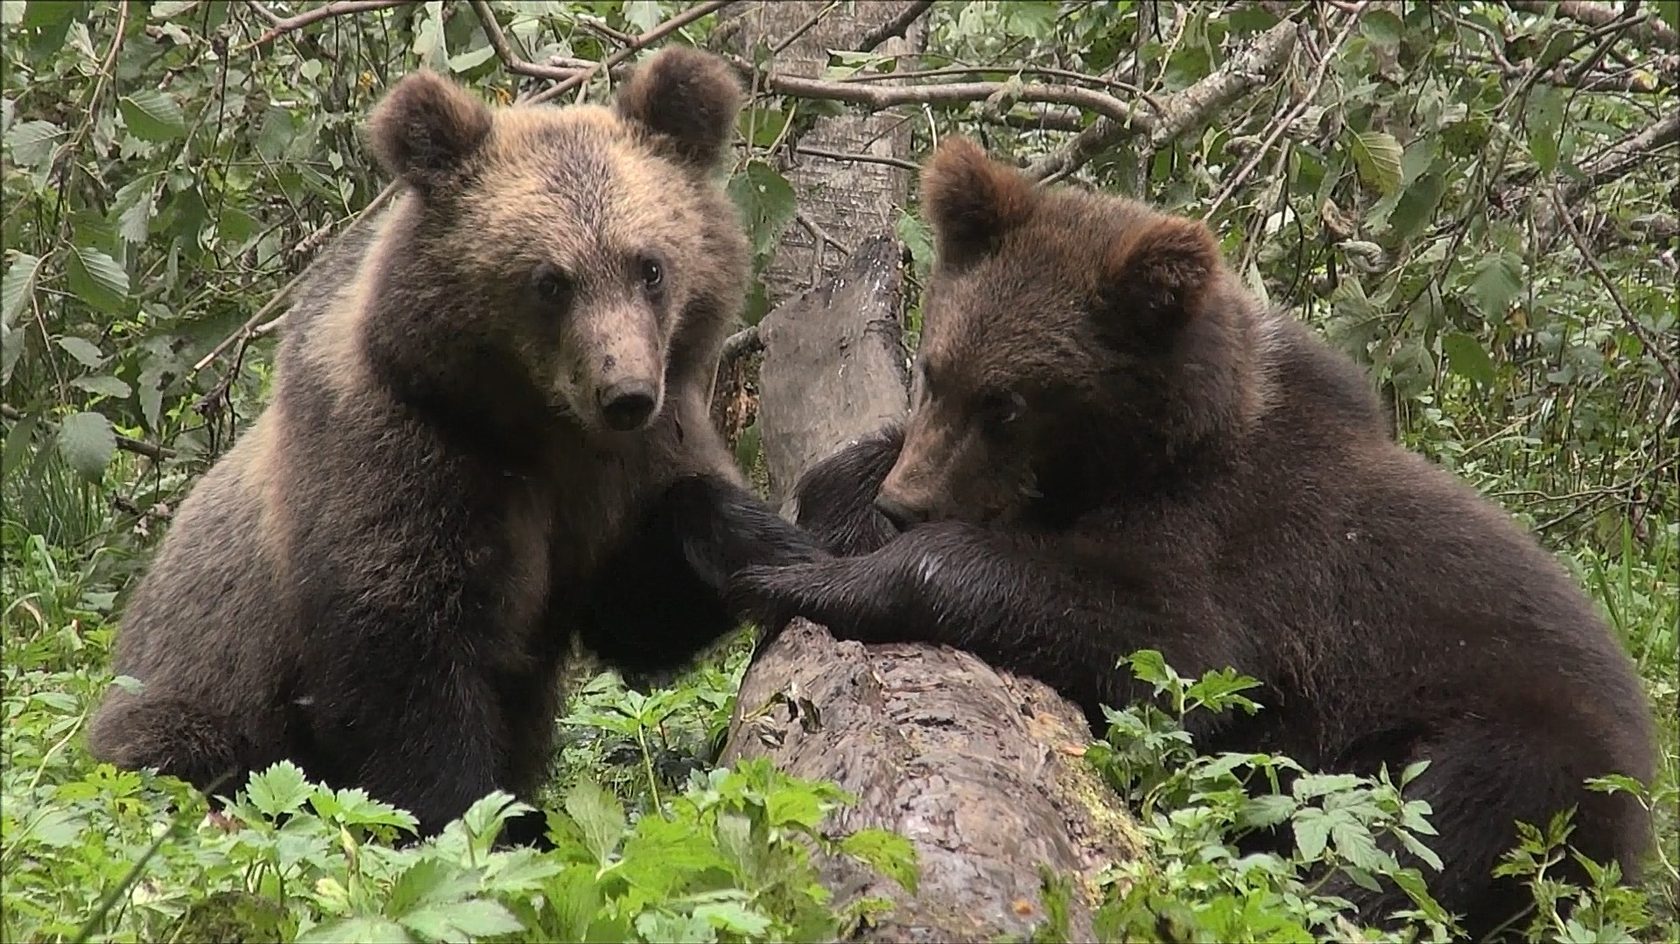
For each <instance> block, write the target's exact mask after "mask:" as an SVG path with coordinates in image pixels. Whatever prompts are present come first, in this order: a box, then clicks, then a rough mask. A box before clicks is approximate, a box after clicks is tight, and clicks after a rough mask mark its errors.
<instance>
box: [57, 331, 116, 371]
mask: <svg viewBox="0 0 1680 944" xmlns="http://www.w3.org/2000/svg"><path fill="white" fill-rule="evenodd" d="M57 343H58V346H59V347H61V348H64V350H65V352H66V353H68V354H69V355H70V356H71V357H74V358H75V359H76V360H77V361H79V362H81V365H82V366H83V367H87V368H90V369H91V368H94V367H98V366H99V365H100V364H103V363H105V352H103V351H101V350H100V349H99V345H97V344H95V343H93V342H92V341H89V340H88V339H87V338H78V337H76V336H75V335H66V336H64V337H62V338H59V339H58V341H57Z"/></svg>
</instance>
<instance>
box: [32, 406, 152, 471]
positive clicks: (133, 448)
mask: <svg viewBox="0 0 1680 944" xmlns="http://www.w3.org/2000/svg"><path fill="white" fill-rule="evenodd" d="M0 418H3V419H7V420H10V421H12V422H14V423H16V422H18V421H19V420H22V419H23V411H21V410H19V409H18V408H17V407H14V406H12V405H11V404H10V403H0ZM44 423H45V425H46V426H47V428H48V429H54V428H56V427H57V424H56V423H54V422H53V421H51V420H45V421H44ZM117 448H118V449H121V450H122V451H123V452H132V453H134V454H135V455H137V456H145V457H146V458H148V459H150V460H152V461H153V462H162V461H163V460H165V459H173V458H174V457H175V450H173V449H171V448H169V447H168V446H160V445H158V444H157V443H149V442H146V441H145V440H143V439H135V438H133V437H132V436H124V435H122V434H121V433H118V434H117Z"/></svg>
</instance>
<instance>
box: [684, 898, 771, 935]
mask: <svg viewBox="0 0 1680 944" xmlns="http://www.w3.org/2000/svg"><path fill="white" fill-rule="evenodd" d="M694 917H696V918H699V919H700V920H702V921H705V922H708V923H709V924H711V925H712V927H715V928H722V929H723V930H725V931H729V932H730V933H732V934H740V935H744V936H746V937H761V936H763V934H764V932H765V931H767V930H769V929H770V923H771V922H770V919H769V918H768V917H766V916H765V914H764V913H763V912H761V911H758V910H756V909H753V908H749V907H747V906H746V905H745V904H744V903H742V902H738V901H719V902H707V903H706V904H703V905H696V906H695V907H694Z"/></svg>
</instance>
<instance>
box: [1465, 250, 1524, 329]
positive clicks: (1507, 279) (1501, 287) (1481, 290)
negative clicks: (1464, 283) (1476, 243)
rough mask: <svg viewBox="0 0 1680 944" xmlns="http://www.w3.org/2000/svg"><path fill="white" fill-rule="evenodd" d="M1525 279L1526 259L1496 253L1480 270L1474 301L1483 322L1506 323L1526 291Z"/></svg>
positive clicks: (1473, 281)
mask: <svg viewBox="0 0 1680 944" xmlns="http://www.w3.org/2000/svg"><path fill="white" fill-rule="evenodd" d="M1522 276H1523V263H1522V259H1521V258H1519V257H1518V256H1516V255H1514V254H1512V253H1509V252H1498V253H1494V254H1493V255H1491V256H1488V257H1487V258H1486V259H1483V260H1482V261H1481V263H1480V264H1479V265H1477V266H1476V276H1475V278H1473V279H1471V281H1470V297H1471V299H1472V300H1473V301H1475V303H1476V310H1477V311H1480V312H1481V313H1482V317H1483V318H1485V319H1487V321H1489V322H1496V321H1500V320H1502V319H1504V317H1505V315H1506V313H1507V312H1509V311H1510V309H1511V302H1512V300H1513V299H1515V298H1516V297H1517V294H1518V293H1519V292H1521V291H1522Z"/></svg>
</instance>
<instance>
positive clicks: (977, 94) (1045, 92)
mask: <svg viewBox="0 0 1680 944" xmlns="http://www.w3.org/2000/svg"><path fill="white" fill-rule="evenodd" d="M730 61H731V62H732V63H733V64H734V66H735V68H736V69H738V70H740V72H741V74H742V75H744V76H747V77H749V78H750V77H751V76H752V75H753V74H754V73H755V72H757V73H758V76H759V85H760V87H761V88H763V89H765V90H766V91H769V92H774V93H776V94H778V95H788V96H792V97H794V98H813V99H823V100H827V101H836V102H848V103H850V104H854V105H864V106H866V107H869V108H874V109H883V108H891V107H893V106H895V105H953V104H961V103H966V102H983V101H986V100H987V99H990V98H992V97H993V96H998V97H1000V98H1001V97H1005V96H1007V97H1009V98H1011V99H1013V100H1015V101H1021V102H1047V103H1050V104H1057V105H1073V106H1076V107H1079V108H1083V109H1086V110H1087V111H1094V112H1096V113H1097V114H1100V115H1104V116H1107V117H1108V118H1111V119H1113V120H1115V121H1117V122H1121V123H1125V124H1127V125H1128V126H1130V127H1142V126H1149V127H1153V126H1154V120H1153V119H1152V118H1150V117H1149V116H1148V115H1142V114H1139V113H1137V112H1135V111H1134V110H1133V109H1132V106H1130V105H1128V104H1126V103H1125V102H1123V101H1121V100H1119V99H1118V98H1115V97H1114V96H1112V95H1107V94H1104V93H1102V92H1099V91H1096V90H1095V89H1088V88H1079V87H1077V86H1072V85H1047V84H1043V83H1038V82H1030V83H1026V84H1023V85H1015V84H1013V83H1009V82H949V83H940V84H934V85H891V86H875V85H865V84H861V83H856V82H830V81H827V80H824V79H808V78H804V77H802V76H795V75H786V74H783V73H779V72H761V71H759V70H757V69H755V68H754V67H753V65H752V63H750V62H747V61H746V60H745V59H742V58H740V57H739V56H731V57H730Z"/></svg>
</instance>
